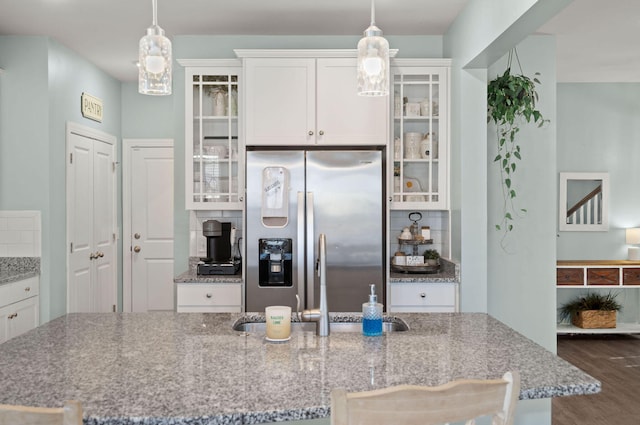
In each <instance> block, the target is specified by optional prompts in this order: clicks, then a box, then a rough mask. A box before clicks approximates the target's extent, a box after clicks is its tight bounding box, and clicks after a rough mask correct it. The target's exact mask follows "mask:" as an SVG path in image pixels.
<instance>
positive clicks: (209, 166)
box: [185, 61, 244, 210]
mask: <svg viewBox="0 0 640 425" xmlns="http://www.w3.org/2000/svg"><path fill="white" fill-rule="evenodd" d="M226 62H230V63H232V64H234V63H235V61H226ZM241 75H242V68H241V66H240V63H239V62H237V66H206V67H205V66H187V67H186V68H185V81H186V88H185V102H186V103H185V114H186V119H185V134H186V137H185V170H186V208H187V209H192V210H197V209H207V210H212V209H216V210H223V209H242V200H243V199H242V192H241V190H242V188H243V187H244V184H243V182H242V181H241V179H242V175H243V171H242V163H243V161H242V157H243V152H244V148H243V143H242V141H241V124H240V122H239V121H240V120H239V118H238V117H239V114H238V108H239V104H238V102H239V101H240V95H239V92H240V90H241V85H240V78H241Z"/></svg>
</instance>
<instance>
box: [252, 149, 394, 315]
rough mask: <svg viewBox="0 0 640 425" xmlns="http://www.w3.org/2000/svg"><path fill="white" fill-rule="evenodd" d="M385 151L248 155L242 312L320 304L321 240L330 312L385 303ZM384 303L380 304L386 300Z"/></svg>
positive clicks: (312, 151)
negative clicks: (372, 300) (373, 296)
mask: <svg viewBox="0 0 640 425" xmlns="http://www.w3.org/2000/svg"><path fill="white" fill-rule="evenodd" d="M382 158H383V155H382V151H381V150H380V149H372V150H357V149H350V150H339V149H338V150H293V149H292V150H287V149H279V150H257V148H253V149H252V148H248V150H247V167H246V170H247V176H246V183H247V193H246V205H247V215H246V220H247V221H246V226H245V229H246V230H245V244H246V251H247V252H246V259H245V260H246V264H247V266H246V267H247V277H246V311H263V310H264V308H265V307H266V306H269V305H289V306H291V307H292V308H293V310H294V311H295V309H296V294H297V295H299V297H300V300H301V305H300V308H301V309H305V308H316V307H318V302H319V280H318V274H317V270H316V268H317V261H318V237H319V235H320V234H321V233H324V234H325V235H326V242H327V258H326V261H327V299H328V307H329V311H331V312H349V311H361V310H362V303H363V302H366V301H367V300H368V294H369V285H370V284H372V283H373V284H375V285H376V293H377V294H378V299H379V300H382V301H384V297H385V293H384V289H383V288H384V275H385V269H384V267H385V263H386V262H385V261H384V258H385V250H386V248H385V245H386V244H385V237H384V234H385V229H384V222H385V220H384V214H385V210H384V207H383V205H384V204H383V199H384V197H385V190H384V187H385V185H384V184H383V182H384V181H385V180H384V177H385V172H384V169H385V165H384V161H383V159H382ZM383 303H384V302H383Z"/></svg>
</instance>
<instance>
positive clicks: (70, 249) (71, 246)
mask: <svg viewBox="0 0 640 425" xmlns="http://www.w3.org/2000/svg"><path fill="white" fill-rule="evenodd" d="M69 253H70V254H73V242H71V244H70V246H69Z"/></svg>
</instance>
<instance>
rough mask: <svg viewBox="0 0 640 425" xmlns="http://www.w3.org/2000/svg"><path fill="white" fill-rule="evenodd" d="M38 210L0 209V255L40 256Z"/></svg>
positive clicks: (40, 236)
mask: <svg viewBox="0 0 640 425" xmlns="http://www.w3.org/2000/svg"><path fill="white" fill-rule="evenodd" d="M41 238H42V229H41V216H40V211H0V257H40V256H41V248H40V244H41V242H40V241H41Z"/></svg>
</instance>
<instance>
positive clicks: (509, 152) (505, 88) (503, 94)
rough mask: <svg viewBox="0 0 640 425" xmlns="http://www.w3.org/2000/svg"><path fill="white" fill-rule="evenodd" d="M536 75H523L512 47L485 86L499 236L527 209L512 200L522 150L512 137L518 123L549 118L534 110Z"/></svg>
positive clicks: (514, 196)
mask: <svg viewBox="0 0 640 425" xmlns="http://www.w3.org/2000/svg"><path fill="white" fill-rule="evenodd" d="M514 56H515V58H516V61H517V63H518V68H520V74H512V73H511V65H512V60H513V57H514ZM538 75H540V74H539V73H537V72H536V73H535V77H534V78H533V79H531V78H529V77H527V76H526V75H524V74H523V73H522V67H521V66H520V59H519V58H518V53H517V52H516V50H515V49H512V50H511V51H510V52H509V57H508V61H507V69H506V71H505V72H504V74H502V75H500V76H497V77H496V78H495V79H494V80H491V81H490V82H489V85H488V87H487V113H488V116H487V122H491V121H493V122H494V123H495V124H496V133H497V141H498V154H497V155H496V157H495V158H494V160H493V161H494V162H495V163H497V164H498V165H499V167H500V177H501V182H502V195H503V200H504V205H503V217H502V219H501V221H500V223H499V224H496V230H499V231H500V230H502V231H503V232H504V234H503V239H504V237H505V236H506V235H507V234H508V233H509V232H510V231H511V230H513V222H514V219H515V217H516V216H517V215H523V214H525V213H526V211H527V210H526V209H524V208H521V209H516V206H515V203H514V200H515V198H516V190H515V189H514V184H513V175H514V173H515V171H516V169H517V165H516V162H517V161H520V160H522V151H521V150H520V145H519V144H518V143H517V140H516V136H517V134H518V132H519V131H520V125H521V124H523V123H525V122H527V123H530V122H532V121H533V122H534V123H537V124H538V127H541V126H542V125H543V124H544V123H545V122H548V121H549V120H545V119H544V118H543V117H542V114H541V113H540V111H538V110H537V109H536V102H537V101H538V93H537V92H536V89H535V85H536V84H540V81H539V80H538V78H537V76H538Z"/></svg>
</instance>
